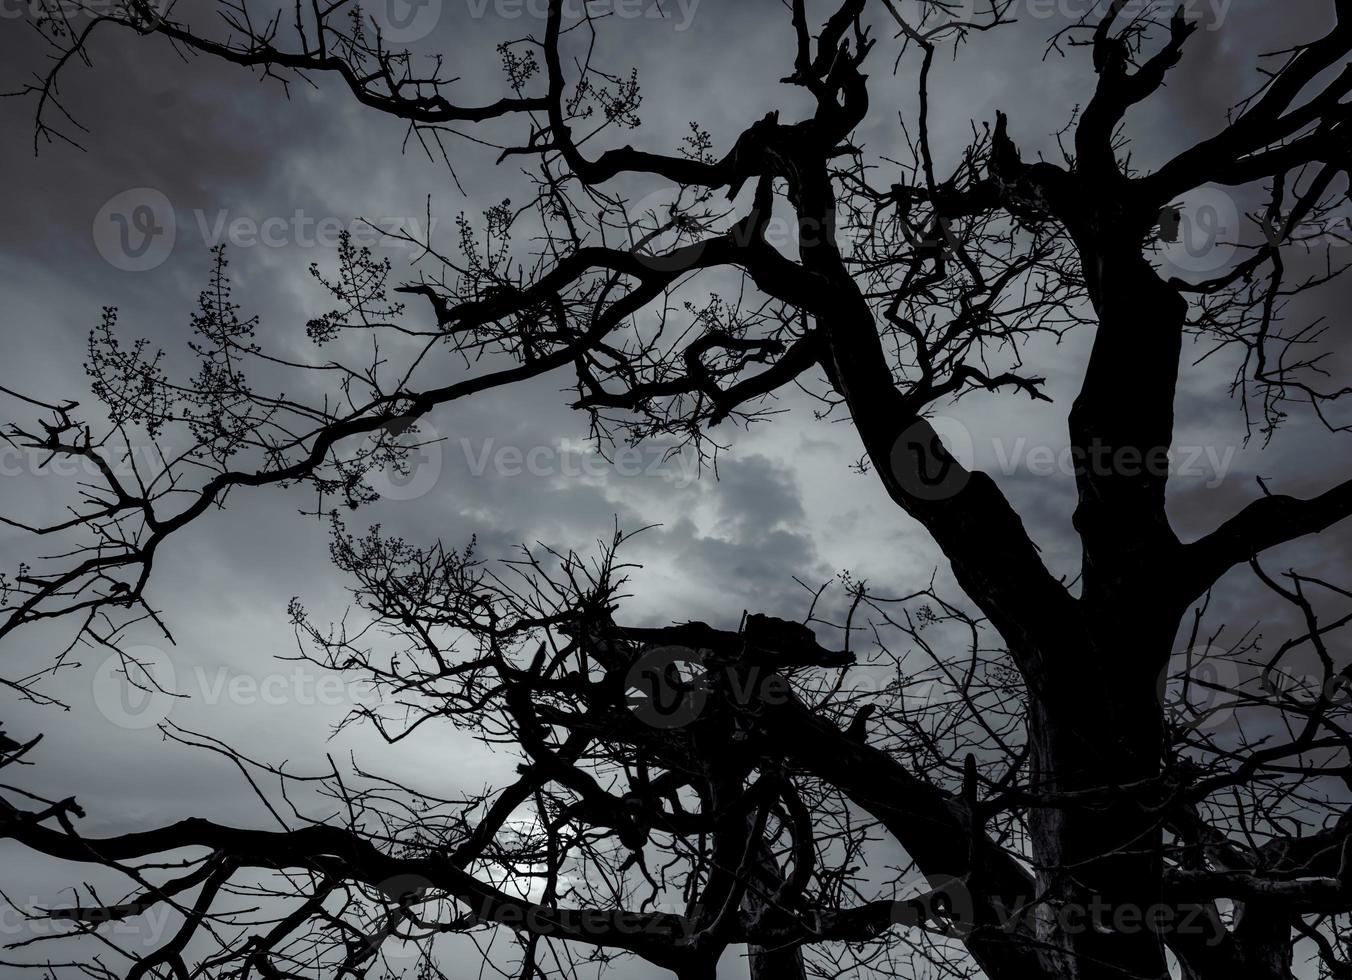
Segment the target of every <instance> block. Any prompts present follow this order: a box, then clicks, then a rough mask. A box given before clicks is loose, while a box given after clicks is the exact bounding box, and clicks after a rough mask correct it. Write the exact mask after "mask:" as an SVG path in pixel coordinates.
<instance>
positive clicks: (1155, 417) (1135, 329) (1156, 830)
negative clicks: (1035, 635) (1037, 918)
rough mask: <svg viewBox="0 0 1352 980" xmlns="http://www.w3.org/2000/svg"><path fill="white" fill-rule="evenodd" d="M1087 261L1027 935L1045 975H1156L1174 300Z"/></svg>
mask: <svg viewBox="0 0 1352 980" xmlns="http://www.w3.org/2000/svg"><path fill="white" fill-rule="evenodd" d="M1085 267H1086V272H1087V274H1088V275H1087V278H1088V280H1089V282H1090V292H1091V295H1092V296H1093V298H1094V302H1095V306H1096V308H1097V311H1098V314H1099V326H1098V333H1097V336H1096V338H1095V344H1094V351H1093V354H1092V356H1091V360H1090V367H1089V370H1088V372H1087V374H1086V378H1085V384H1084V388H1083V390H1082V391H1081V393H1080V395H1079V397H1078V398H1077V399H1076V401H1075V406H1074V408H1073V410H1072V412H1071V417H1070V430H1071V431H1070V435H1071V443H1072V446H1073V447H1074V448H1075V450H1076V453H1077V464H1078V466H1079V469H1078V471H1077V474H1076V478H1077V486H1078V488H1079V504H1078V506H1077V508H1076V512H1075V524H1076V528H1077V530H1078V531H1079V532H1080V535H1081V539H1082V541H1083V547H1084V575H1083V585H1082V592H1081V598H1080V601H1079V603H1078V607H1079V617H1078V620H1079V621H1078V623H1076V624H1066V628H1065V629H1064V630H1063V631H1062V633H1061V636H1060V637H1058V639H1057V641H1056V644H1055V646H1056V648H1055V649H1052V650H1043V651H1040V654H1041V656H1040V657H1039V658H1037V659H1038V660H1039V661H1040V662H1041V663H1042V664H1043V665H1044V666H1045V669H1044V670H1042V671H1040V672H1039V676H1036V677H1030V678H1029V689H1030V690H1029V693H1030V707H1029V738H1030V742H1031V753H1030V762H1031V769H1032V779H1033V781H1034V784H1035V787H1034V788H1035V792H1038V793H1041V794H1046V795H1047V796H1049V797H1053V798H1055V799H1056V802H1055V804H1054V805H1051V806H1047V807H1042V808H1038V809H1035V810H1033V811H1032V813H1031V814H1030V823H1031V827H1032V834H1033V839H1032V847H1033V856H1034V860H1035V862H1036V864H1037V867H1038V869H1039V874H1040V878H1041V882H1040V884H1041V885H1042V887H1043V889H1045V893H1046V898H1047V899H1048V901H1047V902H1046V903H1045V905H1044V906H1043V907H1042V921H1041V922H1040V923H1039V929H1040V933H1041V935H1042V937H1043V938H1044V939H1046V940H1047V941H1048V942H1049V943H1050V944H1051V946H1052V947H1053V948H1055V949H1057V950H1060V951H1061V953H1062V955H1061V956H1060V957H1056V956H1053V957H1052V960H1053V962H1052V963H1050V964H1049V965H1050V966H1052V968H1053V969H1054V970H1056V971H1058V972H1056V973H1054V974H1053V975H1054V976H1057V977H1058V978H1064V980H1125V978H1128V977H1130V978H1133V980H1154V978H1160V980H1163V978H1166V977H1168V975H1169V974H1168V967H1167V961H1166V957H1165V952H1164V950H1165V939H1166V931H1167V929H1168V928H1169V925H1168V923H1166V922H1164V921H1162V919H1161V914H1162V913H1161V910H1162V908H1163V906H1162V904H1161V903H1162V897H1163V896H1162V887H1161V881H1162V876H1163V864H1162V854H1161V850H1162V844H1163V829H1162V819H1163V815H1164V814H1163V807H1162V804H1163V803H1164V800H1165V796H1164V794H1165V792H1166V790H1165V788H1164V786H1163V785H1162V782H1163V781H1162V779H1161V776H1162V774H1163V762H1164V748H1165V736H1166V732H1165V722H1164V717H1163V704H1162V700H1161V696H1160V695H1161V691H1160V679H1161V677H1162V675H1163V674H1164V672H1165V670H1166V669H1167V667H1168V663H1169V656H1170V653H1171V649H1172V645H1173V642H1174V638H1175V635H1176V633H1177V630H1178V625H1179V621H1180V619H1181V617H1182V614H1183V612H1184V605H1183V602H1185V601H1186V600H1182V601H1180V599H1179V598H1178V596H1177V594H1176V590H1173V589H1172V588H1171V587H1170V586H1169V584H1168V583H1169V575H1168V569H1169V563H1170V559H1171V556H1172V555H1173V554H1174V552H1175V550H1176V549H1177V548H1178V547H1179V542H1178V539H1177V537H1176V536H1175V534H1174V532H1173V530H1172V528H1171V527H1170V526H1169V522H1168V519H1167V516H1166V514H1165V510H1164V490H1165V485H1166V481H1167V475H1168V473H1167V452H1168V449H1169V446H1170V443H1171V441H1172V433H1173V397H1174V389H1175V385H1176V380H1177V370H1178V359H1179V354H1180V349H1181V336H1182V324H1183V318H1184V315H1185V313H1186V304H1185V303H1184V302H1183V301H1182V300H1181V299H1180V298H1179V296H1178V294H1177V293H1176V292H1175V291H1174V290H1173V289H1171V288H1170V287H1168V286H1166V285H1165V284H1164V283H1162V282H1160V280H1159V279H1158V278H1157V277H1156V276H1155V274H1154V272H1153V271H1152V270H1151V269H1150V268H1149V266H1148V265H1147V264H1146V263H1145V262H1144V260H1143V259H1141V257H1140V256H1139V254H1131V252H1130V250H1127V251H1124V252H1121V253H1113V254H1106V255H1104V254H1086V255H1085ZM1026 659H1027V658H1026ZM1077 797H1080V798H1079V799H1077ZM1058 960H1059V962H1058Z"/></svg>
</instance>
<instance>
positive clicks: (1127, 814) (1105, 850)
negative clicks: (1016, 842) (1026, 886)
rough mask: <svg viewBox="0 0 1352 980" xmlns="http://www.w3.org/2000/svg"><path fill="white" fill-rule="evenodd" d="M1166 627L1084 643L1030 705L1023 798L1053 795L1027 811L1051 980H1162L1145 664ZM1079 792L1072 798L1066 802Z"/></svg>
mask: <svg viewBox="0 0 1352 980" xmlns="http://www.w3.org/2000/svg"><path fill="white" fill-rule="evenodd" d="M1171 632H1172V630H1171V629H1170V628H1169V627H1168V626H1163V625H1161V626H1160V627H1158V628H1157V629H1156V630H1152V631H1150V633H1151V634H1153V635H1140V636H1136V637H1122V638H1117V642H1113V643H1111V644H1108V643H1096V642H1094V641H1093V640H1092V639H1091V640H1090V641H1089V642H1088V643H1086V645H1085V646H1084V647H1083V648H1082V649H1081V650H1080V656H1079V657H1077V658H1075V659H1074V660H1071V659H1069V658H1067V657H1066V656H1065V651H1058V653H1059V654H1060V655H1058V656H1056V657H1053V658H1049V660H1050V662H1052V663H1054V664H1059V665H1060V666H1059V667H1057V668H1055V669H1053V670H1052V671H1050V672H1049V676H1048V677H1046V678H1045V679H1044V682H1043V690H1042V691H1041V692H1039V693H1038V694H1036V695H1034V696H1033V697H1032V698H1031V703H1030V711H1029V738H1030V744H1031V753H1030V764H1031V772H1032V781H1033V786H1032V788H1033V791H1034V793H1036V794H1040V795H1045V796H1047V797H1050V798H1052V799H1053V800H1054V803H1053V805H1050V806H1046V807H1041V808H1037V809H1035V810H1033V811H1032V813H1031V814H1030V825H1031V828H1032V851H1033V858H1034V861H1035V864H1036V866H1037V867H1038V869H1039V882H1038V884H1039V893H1040V895H1041V897H1042V902H1041V903H1040V907H1039V922H1038V934H1039V938H1040V939H1042V940H1044V941H1045V942H1047V943H1048V944H1049V945H1050V947H1051V948H1052V949H1053V950H1057V951H1060V953H1061V954H1062V955H1057V954H1056V953H1055V952H1053V953H1050V954H1049V956H1048V972H1049V976H1054V977H1057V978H1058V980H1125V978H1127V977H1130V978H1133V980H1146V978H1150V980H1153V978H1164V977H1167V975H1168V973H1167V969H1166V965H1165V958H1164V951H1163V937H1162V936H1161V934H1160V932H1159V930H1158V929H1153V928H1151V927H1150V926H1149V925H1148V923H1147V916H1148V915H1149V914H1150V910H1152V909H1157V908H1158V907H1159V903H1160V902H1161V877H1162V870H1163V869H1162V864H1161V855H1160V846H1161V843H1162V833H1161V827H1160V816H1161V813H1160V809H1159V804H1160V803H1161V802H1162V796H1161V788H1160V781H1159V777H1160V774H1161V764H1162V756H1163V752H1162V749H1163V723H1162V719H1161V705H1160V702H1159V697H1158V683H1157V679H1158V671H1154V670H1149V671H1147V670H1120V669H1117V668H1118V666H1119V665H1120V664H1121V662H1122V660H1123V658H1128V659H1130V660H1131V661H1133V662H1136V663H1141V662H1149V663H1154V662H1158V660H1159V659H1160V658H1161V657H1162V656H1165V655H1167V652H1168V644H1169V640H1170V638H1171ZM1077 796H1083V797H1086V799H1084V800H1082V801H1081V800H1076V799H1075V797H1077Z"/></svg>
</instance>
